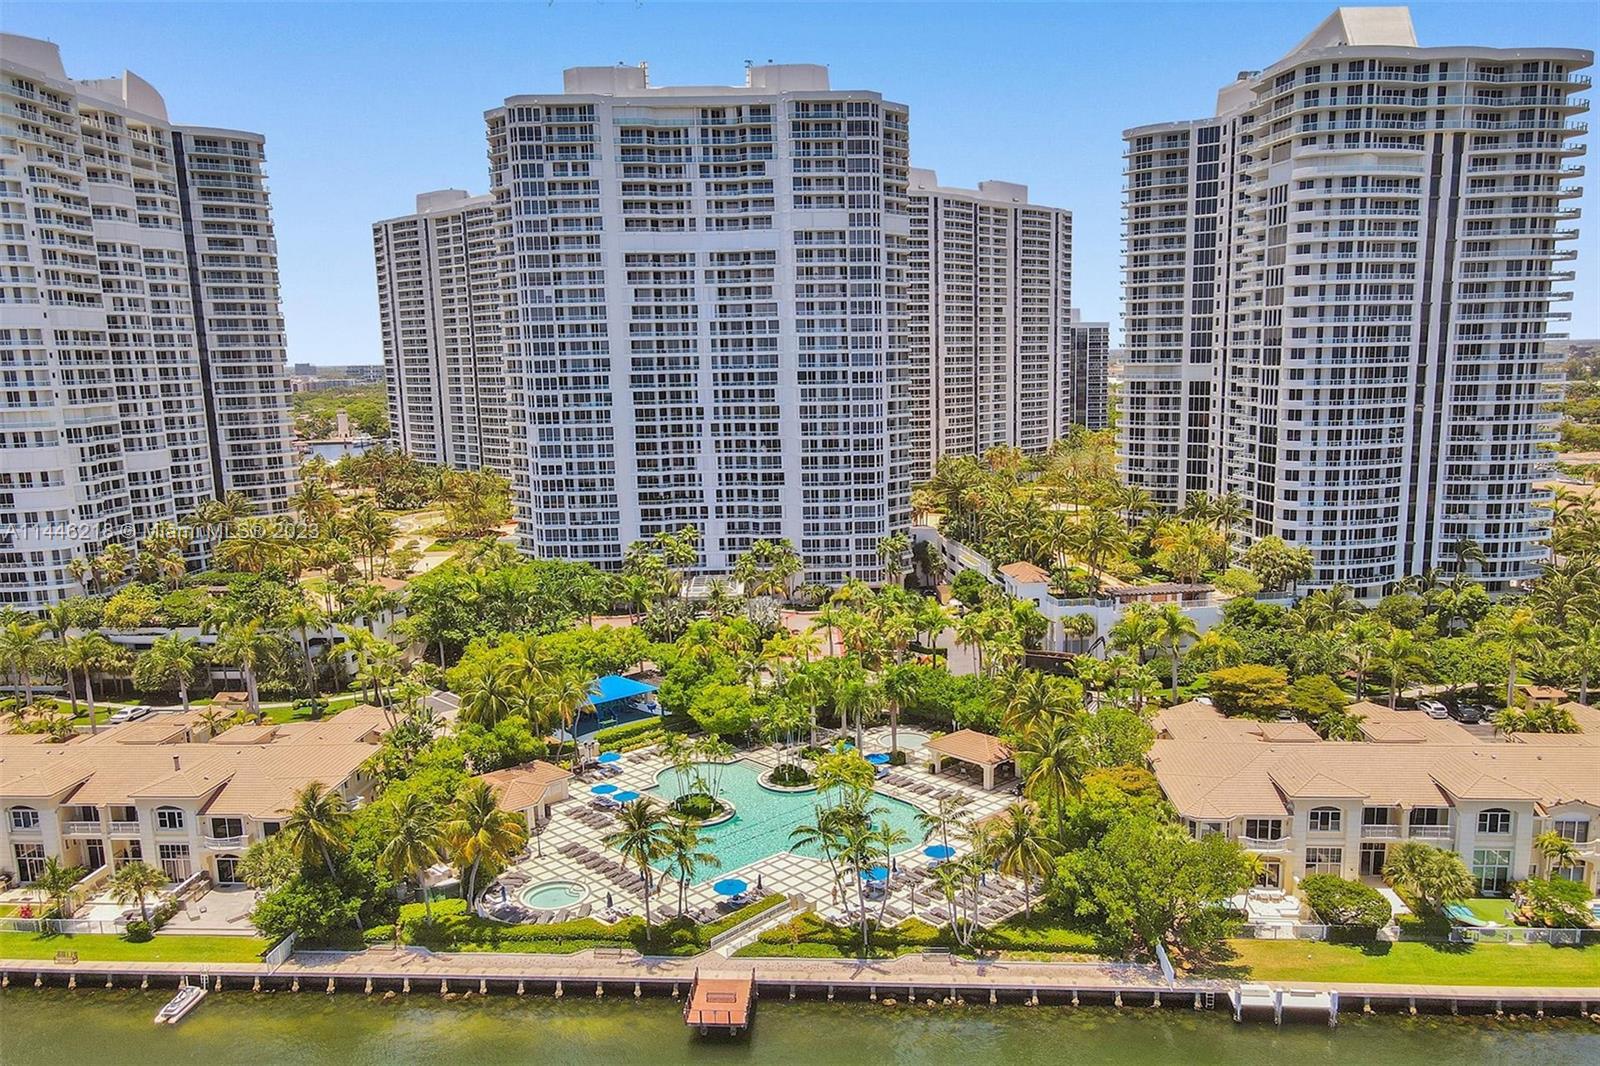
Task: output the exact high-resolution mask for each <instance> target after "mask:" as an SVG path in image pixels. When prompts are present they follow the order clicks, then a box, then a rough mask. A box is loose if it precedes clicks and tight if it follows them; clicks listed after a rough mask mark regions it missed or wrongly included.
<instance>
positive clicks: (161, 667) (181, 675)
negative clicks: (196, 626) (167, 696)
mask: <svg viewBox="0 0 1600 1066" xmlns="http://www.w3.org/2000/svg"><path fill="white" fill-rule="evenodd" d="M205 664H206V649H205V646H204V645H202V644H201V643H200V642H199V641H198V640H196V639H195V638H194V637H185V636H183V635H181V634H178V633H167V634H165V635H163V636H159V637H157V638H156V639H155V640H154V641H153V642H151V644H150V650H149V651H147V652H145V653H144V654H143V655H141V656H139V660H138V662H136V663H134V665H133V683H134V684H135V685H137V686H138V687H140V688H141V689H142V688H147V687H148V688H165V687H166V686H167V685H174V684H175V685H177V686H178V700H179V701H180V702H181V703H182V704H183V713H184V714H188V713H189V682H190V680H192V679H193V678H194V676H195V675H196V674H197V673H199V672H200V669H201V667H203V666H205Z"/></svg>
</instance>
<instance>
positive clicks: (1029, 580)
mask: <svg viewBox="0 0 1600 1066" xmlns="http://www.w3.org/2000/svg"><path fill="white" fill-rule="evenodd" d="M1000 572H1001V573H1002V574H1004V575H1006V576H1007V577H1009V578H1011V579H1012V580H1013V581H1020V582H1021V583H1022V584H1024V585H1039V584H1045V583H1047V582H1049V580H1050V574H1049V572H1048V571H1046V570H1044V569H1043V568H1042V567H1039V566H1035V565H1034V564H1033V563H1030V562H1028V561H1027V560H1026V559H1019V560H1018V561H1016V562H1014V563H1007V564H1005V565H1004V566H1002V567H1001V568H1000Z"/></svg>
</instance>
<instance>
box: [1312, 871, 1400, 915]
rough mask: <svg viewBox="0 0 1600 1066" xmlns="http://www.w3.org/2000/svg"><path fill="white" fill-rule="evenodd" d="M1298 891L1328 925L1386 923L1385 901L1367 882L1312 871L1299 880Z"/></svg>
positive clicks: (1386, 906) (1388, 913)
mask: <svg viewBox="0 0 1600 1066" xmlns="http://www.w3.org/2000/svg"><path fill="white" fill-rule="evenodd" d="M1300 891H1301V893H1302V894H1303V895H1304V896H1305V898H1306V902H1307V903H1309V904H1311V909H1312V910H1314V911H1316V912H1317V917H1318V918H1320V919H1321V920H1322V921H1323V922H1325V923H1327V924H1328V925H1340V926H1356V927H1358V928H1363V929H1376V928H1378V927H1380V926H1384V925H1388V924H1389V917H1390V914H1391V908H1390V906H1389V901H1388V900H1387V899H1385V898H1384V895H1383V893H1382V892H1379V891H1378V890H1377V889H1375V888H1373V887H1372V886H1371V885H1368V884H1363V883H1362V882H1360V881H1346V880H1344V879H1343V878H1342V877H1335V876H1334V875H1332V874H1312V875H1311V876H1310V877H1306V878H1303V879H1302V880H1301V881H1300Z"/></svg>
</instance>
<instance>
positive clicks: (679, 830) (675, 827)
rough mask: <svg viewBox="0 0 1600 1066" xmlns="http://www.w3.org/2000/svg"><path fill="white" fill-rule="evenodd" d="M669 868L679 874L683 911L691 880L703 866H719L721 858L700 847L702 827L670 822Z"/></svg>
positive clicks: (691, 823) (679, 892)
mask: <svg viewBox="0 0 1600 1066" xmlns="http://www.w3.org/2000/svg"><path fill="white" fill-rule="evenodd" d="M666 851H667V855H666V858H667V861H668V863H670V866H669V869H670V870H672V872H674V873H676V874H677V875H678V913H679V914H682V913H683V901H684V897H685V896H686V895H687V894H688V892H689V882H690V881H692V880H694V875H695V874H696V873H698V872H699V870H700V868H701V867H702V866H710V867H717V866H720V865H721V864H722V863H721V860H720V859H718V858H717V856H716V855H715V854H714V853H712V852H709V851H702V850H701V848H700V828H699V827H698V826H696V825H695V824H694V823H693V822H672V823H669V825H668V828H667V834H666Z"/></svg>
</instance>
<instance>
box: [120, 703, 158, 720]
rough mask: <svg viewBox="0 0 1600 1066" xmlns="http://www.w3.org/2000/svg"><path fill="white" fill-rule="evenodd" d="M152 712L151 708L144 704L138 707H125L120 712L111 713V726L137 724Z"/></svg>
mask: <svg viewBox="0 0 1600 1066" xmlns="http://www.w3.org/2000/svg"><path fill="white" fill-rule="evenodd" d="M150 712H151V708H149V707H146V706H143V705H142V704H141V705H139V706H136V707H124V708H122V710H120V711H113V712H112V713H111V724H112V725H121V724H122V723H123V722H137V721H138V720H139V719H141V718H143V717H144V716H145V715H147V714H149V713H150Z"/></svg>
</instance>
